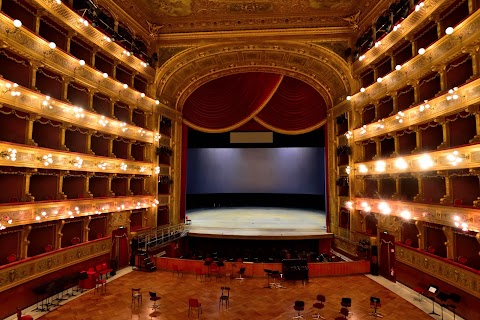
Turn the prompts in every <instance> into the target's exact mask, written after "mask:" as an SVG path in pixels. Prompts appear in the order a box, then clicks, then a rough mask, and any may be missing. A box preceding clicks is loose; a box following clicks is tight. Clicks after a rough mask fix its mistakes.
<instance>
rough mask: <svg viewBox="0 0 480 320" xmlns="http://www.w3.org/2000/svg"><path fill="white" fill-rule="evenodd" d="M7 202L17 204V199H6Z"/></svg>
mask: <svg viewBox="0 0 480 320" xmlns="http://www.w3.org/2000/svg"><path fill="white" fill-rule="evenodd" d="M8 202H9V203H13V202H18V198H10V199H8Z"/></svg>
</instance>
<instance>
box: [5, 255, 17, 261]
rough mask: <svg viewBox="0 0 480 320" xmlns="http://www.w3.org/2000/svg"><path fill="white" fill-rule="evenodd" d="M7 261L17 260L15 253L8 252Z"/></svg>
mask: <svg viewBox="0 0 480 320" xmlns="http://www.w3.org/2000/svg"><path fill="white" fill-rule="evenodd" d="M7 261H8V263H12V262H15V261H17V255H16V254H14V253H11V254H9V255H8V256H7Z"/></svg>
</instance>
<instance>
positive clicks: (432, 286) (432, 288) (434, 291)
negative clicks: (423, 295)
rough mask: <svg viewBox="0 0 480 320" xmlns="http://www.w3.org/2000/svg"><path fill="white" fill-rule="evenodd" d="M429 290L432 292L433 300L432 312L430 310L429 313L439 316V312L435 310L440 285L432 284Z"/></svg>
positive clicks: (431, 297)
mask: <svg viewBox="0 0 480 320" xmlns="http://www.w3.org/2000/svg"><path fill="white" fill-rule="evenodd" d="M427 291H428V293H429V294H430V299H431V300H432V312H430V313H429V314H433V315H436V316H439V314H438V313H436V312H435V294H436V293H437V291H438V286H436V285H434V284H431V285H429V286H428V289H427Z"/></svg>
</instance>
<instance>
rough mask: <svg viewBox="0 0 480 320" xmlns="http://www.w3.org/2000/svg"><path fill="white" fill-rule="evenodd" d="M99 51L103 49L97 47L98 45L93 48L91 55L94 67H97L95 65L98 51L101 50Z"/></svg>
mask: <svg viewBox="0 0 480 320" xmlns="http://www.w3.org/2000/svg"><path fill="white" fill-rule="evenodd" d="M99 51H101V49H100V48H96V47H94V48H93V50H92V56H91V58H90V60H91V61H90V62H91V66H92V68H95V67H96V66H95V58H96V54H97V52H99Z"/></svg>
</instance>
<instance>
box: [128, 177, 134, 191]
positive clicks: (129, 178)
mask: <svg viewBox="0 0 480 320" xmlns="http://www.w3.org/2000/svg"><path fill="white" fill-rule="evenodd" d="M131 181H132V177H131V176H129V177H128V178H127V196H133V193H132V190H130V182H131Z"/></svg>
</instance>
